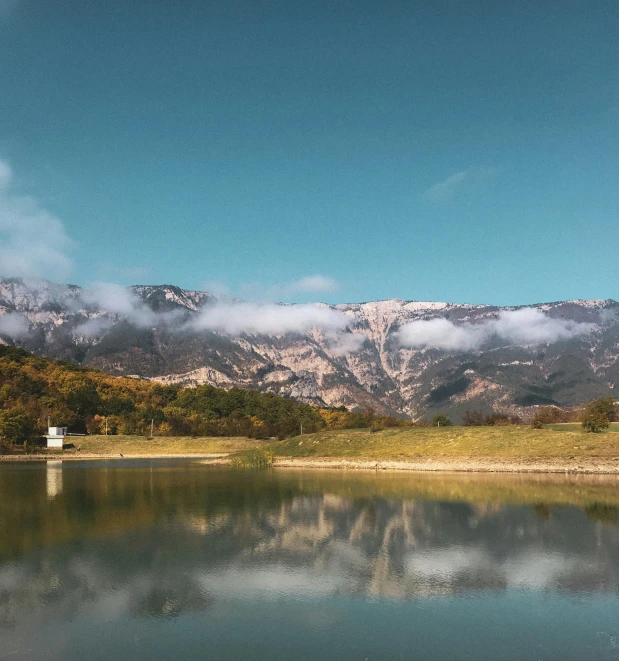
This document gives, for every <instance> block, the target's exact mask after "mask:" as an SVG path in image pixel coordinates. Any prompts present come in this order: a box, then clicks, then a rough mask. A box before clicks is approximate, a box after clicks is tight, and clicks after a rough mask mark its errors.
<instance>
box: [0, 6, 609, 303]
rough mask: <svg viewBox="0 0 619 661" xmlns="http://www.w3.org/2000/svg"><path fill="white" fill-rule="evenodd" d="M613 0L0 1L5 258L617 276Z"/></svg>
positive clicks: (316, 277) (120, 277) (248, 292)
mask: <svg viewBox="0 0 619 661" xmlns="http://www.w3.org/2000/svg"><path fill="white" fill-rule="evenodd" d="M617 34H619V5H617V3H616V2H615V1H614V0H613V1H606V0H599V1H597V2H590V1H588V2H585V1H582V2H581V1H578V0H574V1H563V2H558V1H556V2H554V1H548V0H536V1H535V2H533V1H527V0H523V1H521V2H517V3H513V2H506V1H504V2H500V1H498V0H492V1H487V2H485V1H478V2H473V1H470V2H469V1H464V0H463V1H461V2H454V1H452V2H444V1H441V0H432V1H430V0H426V1H425V2H416V1H410V0H409V1H407V2H404V1H402V2H396V1H391V2H390V1H385V0H383V1H381V2H378V1H376V2H369V1H364V0H357V1H356V2H348V1H347V0H342V1H340V2H335V3H334V2H326V0H325V1H320V0H304V1H303V2H279V1H271V2H263V1H262V0H251V1H249V0H248V1H238V2H236V1H234V0H209V2H204V1H203V0H183V2H180V3H177V2H170V1H165V2H164V1H163V0H148V1H147V0H134V1H132V2H126V0H91V1H90V2H87V3H85V2H83V1H81V0H0V272H1V273H2V274H3V275H22V276H24V275H28V276H30V275H32V276H39V277H46V278H49V279H51V280H54V281H59V282H72V283H75V284H79V285H82V286H87V285H90V284H92V283H101V282H105V283H117V284H122V285H129V284H163V283H167V284H175V285H179V286H181V287H185V288H190V289H205V288H206V289H211V290H216V291H222V292H223V291H227V292H228V293H230V294H232V295H234V296H238V297H241V298H246V299H249V300H283V301H294V302H308V301H315V300H321V301H325V302H330V303H334V302H358V301H369V300H378V299H386V298H402V299H407V300H422V301H425V300H427V301H449V302H459V303H493V304H498V305H525V304H529V303H536V302H542V301H555V300H562V299H568V298H570V299H572V298H595V299H602V298H615V299H619V288H618V287H617V280H618V278H617V276H618V275H619V259H617V250H618V248H619V149H618V145H619V141H618V138H619V131H618V129H619V40H618V39H617Z"/></svg>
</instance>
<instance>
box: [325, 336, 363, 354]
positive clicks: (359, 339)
mask: <svg viewBox="0 0 619 661" xmlns="http://www.w3.org/2000/svg"><path fill="white" fill-rule="evenodd" d="M367 339H368V336H367V335H366V334H365V333H337V334H336V335H334V336H333V337H332V338H330V342H329V349H330V350H331V353H332V354H333V355H335V356H346V355H348V354H350V353H357V351H360V350H361V348H362V347H363V345H364V344H365V342H366V340H367Z"/></svg>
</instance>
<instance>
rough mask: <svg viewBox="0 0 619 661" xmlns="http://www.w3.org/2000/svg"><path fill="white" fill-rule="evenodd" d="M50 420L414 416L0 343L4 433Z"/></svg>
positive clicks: (283, 423)
mask: <svg viewBox="0 0 619 661" xmlns="http://www.w3.org/2000/svg"><path fill="white" fill-rule="evenodd" d="M48 420H49V421H50V422H51V424H52V425H54V426H63V427H68V428H69V431H71V432H74V433H88V434H104V433H106V432H107V433H108V434H132V435H145V436H148V435H150V433H151V430H152V431H153V432H154V433H155V434H156V435H159V436H248V437H250V438H256V439H266V438H274V437H276V438H280V439H282V438H287V437H290V436H293V435H295V434H298V433H299V432H300V430H301V426H302V427H303V432H304V433H312V432H317V431H320V430H321V429H326V428H330V429H338V428H356V427H376V428H377V427H385V426H399V425H401V424H410V423H409V421H406V420H400V419H399V418H395V417H391V416H378V415H376V414H375V413H374V412H373V411H372V410H370V409H368V410H366V411H362V412H355V411H348V410H347V409H346V408H344V407H340V408H338V409H320V408H317V407H313V406H309V405H307V404H301V403H299V402H296V401H294V400H292V399H287V398H285V397H280V396H278V395H275V394H272V393H260V392H257V391H255V390H245V389H241V388H231V389H230V390H224V389H223V388H215V387H214V386H210V385H203V386H197V387H196V388H184V387H181V386H177V385H162V384H159V383H154V382H150V381H143V380H140V379H134V378H126V377H116V376H111V375H109V374H104V373H102V372H99V371H97V370H93V369H90V368H86V367H80V366H78V365H75V364H73V363H68V362H62V361H51V360H48V359H45V358H39V357H36V356H33V355H32V354H30V353H28V352H26V351H23V350H22V349H17V348H15V347H7V346H0V439H3V440H4V442H5V443H7V444H8V445H15V444H22V443H28V442H34V441H35V440H36V439H40V438H41V437H42V436H43V435H44V434H45V433H46V428H47V423H48Z"/></svg>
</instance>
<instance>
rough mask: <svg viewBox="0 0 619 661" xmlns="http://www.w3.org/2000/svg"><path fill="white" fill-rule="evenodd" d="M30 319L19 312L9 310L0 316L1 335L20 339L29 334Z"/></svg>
mask: <svg viewBox="0 0 619 661" xmlns="http://www.w3.org/2000/svg"><path fill="white" fill-rule="evenodd" d="M28 330H29V326H28V319H26V317H24V315H22V314H19V313H18V312H9V313H8V314H5V315H2V316H1V317H0V335H8V336H9V337H10V338H11V339H13V340H18V339H20V338H22V337H24V336H26V335H27V334H28Z"/></svg>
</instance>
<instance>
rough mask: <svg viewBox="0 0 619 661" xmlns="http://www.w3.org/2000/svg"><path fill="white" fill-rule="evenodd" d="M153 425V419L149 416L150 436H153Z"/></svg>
mask: <svg viewBox="0 0 619 661" xmlns="http://www.w3.org/2000/svg"><path fill="white" fill-rule="evenodd" d="M154 426H155V419H154V418H151V419H150V437H151V438H152V437H153V427H154Z"/></svg>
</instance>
